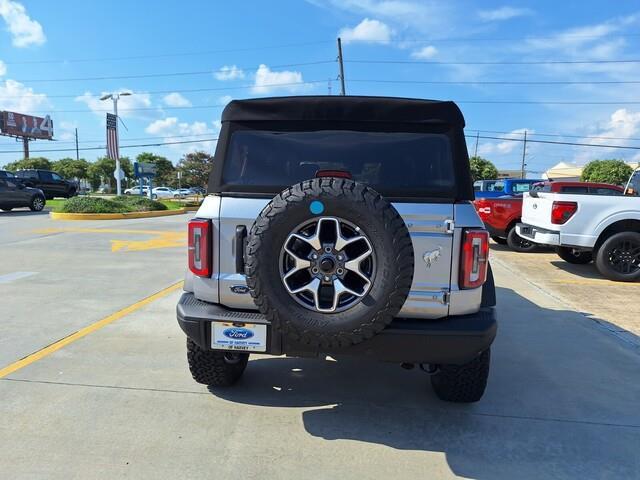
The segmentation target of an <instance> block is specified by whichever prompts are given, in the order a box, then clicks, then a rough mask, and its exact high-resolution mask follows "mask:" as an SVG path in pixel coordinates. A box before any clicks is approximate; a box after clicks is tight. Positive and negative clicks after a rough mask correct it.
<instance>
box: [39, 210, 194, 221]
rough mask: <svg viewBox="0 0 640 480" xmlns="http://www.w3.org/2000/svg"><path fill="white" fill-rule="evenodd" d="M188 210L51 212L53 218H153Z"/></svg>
mask: <svg viewBox="0 0 640 480" xmlns="http://www.w3.org/2000/svg"><path fill="white" fill-rule="evenodd" d="M186 212H187V210H185V209H184V208H179V209H178V210H155V211H152V212H129V213H64V212H49V216H50V217H51V219H52V220H124V219H125V218H153V217H167V216H170V215H182V214H183V213H186Z"/></svg>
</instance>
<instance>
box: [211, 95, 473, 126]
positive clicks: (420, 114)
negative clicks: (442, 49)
mask: <svg viewBox="0 0 640 480" xmlns="http://www.w3.org/2000/svg"><path fill="white" fill-rule="evenodd" d="M292 120H293V121H304V120H312V121H313V120H315V121H318V120H319V121H325V120H328V121H336V122H339V121H347V122H385V123H389V122H400V123H445V124H448V125H451V126H456V127H460V128H462V127H464V117H463V116H462V112H460V109H459V108H458V106H457V105H456V104H455V103H453V102H449V101H439V100H422V99H417V98H396V97H360V96H331V95H317V96H295V97H272V98H256V99H250V100H233V101H232V102H230V103H229V104H228V105H227V106H226V108H225V109H224V111H223V112H222V121H223V122H247V121H292Z"/></svg>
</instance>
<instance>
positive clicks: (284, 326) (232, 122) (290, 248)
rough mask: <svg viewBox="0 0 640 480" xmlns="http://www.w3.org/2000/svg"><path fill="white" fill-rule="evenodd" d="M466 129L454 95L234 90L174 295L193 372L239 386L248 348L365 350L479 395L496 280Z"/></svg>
mask: <svg viewBox="0 0 640 480" xmlns="http://www.w3.org/2000/svg"><path fill="white" fill-rule="evenodd" d="M463 128H464V119H463V116H462V113H461V112H460V110H459V109H458V107H457V106H456V105H455V104H454V103H452V102H442V101H433V100H418V99H405V98H387V97H355V96H342V97H337V96H299V97H282V98H261V99H252V100H236V101H232V102H231V103H229V105H228V106H227V107H226V108H225V110H224V112H223V114H222V130H221V133H220V137H219V140H218V145H217V148H216V153H215V160H214V168H213V171H212V172H211V176H210V179H209V188H208V193H209V195H208V196H207V197H206V198H205V200H204V203H203V204H202V206H201V207H200V209H199V210H198V212H197V214H196V217H195V218H194V219H193V220H191V221H190V222H189V226H188V238H189V270H188V271H187V275H186V280H185V283H184V290H185V292H184V294H183V295H182V297H181V298H180V301H179V303H178V306H177V317H178V323H179V324H180V327H181V328H182V330H183V331H184V332H185V333H186V335H187V337H188V338H187V359H188V364H189V368H190V370H191V374H192V375H193V378H194V379H195V380H196V381H197V382H199V383H202V384H205V385H209V386H212V387H222V386H230V385H232V384H234V383H235V382H236V381H237V380H238V379H239V378H240V377H241V376H242V374H243V372H244V370H245V368H246V367H247V363H248V359H249V355H250V353H256V354H269V355H289V356H301V357H316V356H321V357H322V358H324V357H325V356H326V355H331V356H339V355H359V356H362V357H367V358H371V359H377V360H381V361H387V362H396V363H398V364H400V365H402V366H403V367H405V368H412V367H413V366H415V365H419V366H420V367H421V368H422V369H423V370H424V371H425V372H427V373H428V374H429V375H430V379H431V384H432V386H433V389H434V391H435V393H436V395H437V396H438V397H439V398H440V399H442V400H447V401H453V402H475V401H478V400H479V399H480V398H481V397H482V395H483V393H484V390H485V387H486V384H487V377H488V375H489V358H490V346H491V343H492V342H493V339H494V338H495V335H496V315H495V308H494V307H495V286H494V283H493V276H492V274H491V268H490V266H489V262H488V254H489V236H488V233H487V231H486V230H485V228H484V225H483V223H482V221H481V220H480V218H479V217H478V215H477V214H476V212H475V209H474V208H473V205H472V204H471V201H472V200H473V199H474V193H473V186H472V181H471V175H470V169H469V158H468V154H467V148H466V143H465V138H464V132H463Z"/></svg>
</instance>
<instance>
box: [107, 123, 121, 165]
mask: <svg viewBox="0 0 640 480" xmlns="http://www.w3.org/2000/svg"><path fill="white" fill-rule="evenodd" d="M107 157H109V158H110V159H112V160H117V159H118V158H120V152H118V117H116V116H115V115H114V114H112V113H107Z"/></svg>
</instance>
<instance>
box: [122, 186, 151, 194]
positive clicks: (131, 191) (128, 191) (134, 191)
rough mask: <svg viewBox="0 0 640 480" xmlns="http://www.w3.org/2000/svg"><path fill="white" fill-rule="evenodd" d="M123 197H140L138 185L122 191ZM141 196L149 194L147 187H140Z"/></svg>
mask: <svg viewBox="0 0 640 480" xmlns="http://www.w3.org/2000/svg"><path fill="white" fill-rule="evenodd" d="M124 194H125V195H140V185H138V186H135V187H131V188H127V189H126V190H125V191H124ZM142 194H143V195H148V194H149V187H147V186H146V185H143V186H142Z"/></svg>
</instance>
